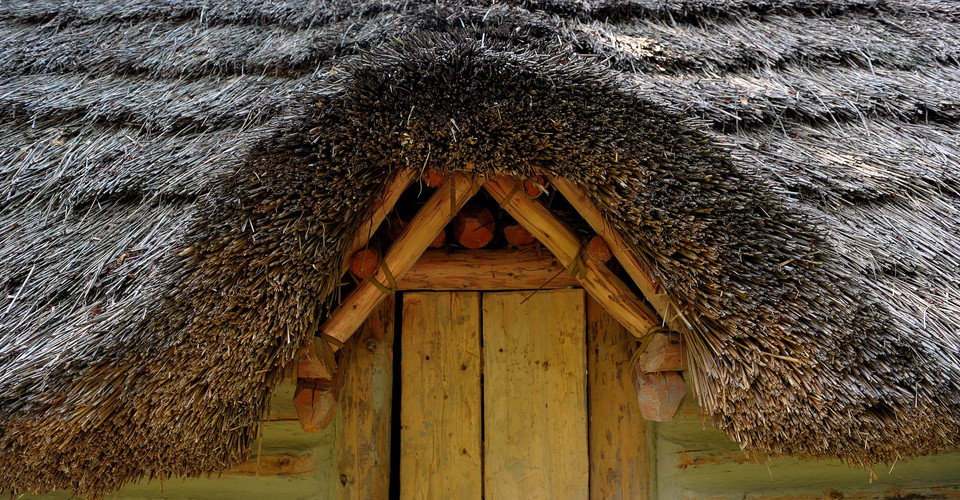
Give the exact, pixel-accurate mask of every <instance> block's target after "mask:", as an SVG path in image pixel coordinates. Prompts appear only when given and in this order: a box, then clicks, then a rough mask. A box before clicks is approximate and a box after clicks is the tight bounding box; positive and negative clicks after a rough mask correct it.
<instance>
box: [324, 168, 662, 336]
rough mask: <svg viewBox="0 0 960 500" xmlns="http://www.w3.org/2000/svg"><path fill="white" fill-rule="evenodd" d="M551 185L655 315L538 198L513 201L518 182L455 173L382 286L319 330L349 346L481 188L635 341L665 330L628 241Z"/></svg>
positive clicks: (360, 290)
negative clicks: (586, 253) (391, 288)
mask: <svg viewBox="0 0 960 500" xmlns="http://www.w3.org/2000/svg"><path fill="white" fill-rule="evenodd" d="M415 177H416V173H415V172H414V171H412V170H403V171H400V172H398V173H397V174H396V175H395V176H394V178H393V180H392V181H391V182H390V183H389V184H388V186H387V189H386V190H385V192H384V193H383V195H382V196H381V197H380V199H379V202H378V203H377V204H376V206H374V207H373V208H372V210H371V211H370V214H369V216H368V217H367V218H366V219H365V220H364V222H363V224H362V225H361V227H360V228H359V230H358V231H357V233H356V236H355V237H354V240H353V242H352V245H351V252H349V253H348V254H347V257H346V258H345V260H344V262H343V265H342V267H341V269H342V270H343V272H344V273H345V272H346V269H347V267H348V266H347V261H346V259H349V256H350V255H351V254H352V253H353V252H355V251H357V250H360V249H362V248H364V247H365V246H366V245H367V243H368V241H369V239H370V237H371V236H372V235H373V234H374V233H375V232H376V230H377V228H378V227H379V226H380V224H381V223H382V222H383V221H384V219H385V218H386V216H387V214H388V213H389V212H390V211H391V210H392V209H393V207H394V205H395V204H396V202H397V200H398V199H399V198H400V195H401V193H403V192H404V191H405V190H406V189H407V187H409V186H410V184H411V183H412V182H413V180H414V179H415ZM550 182H551V184H552V185H553V186H554V187H555V188H556V189H557V191H559V192H560V194H562V195H563V196H564V197H565V198H566V199H567V201H568V202H570V204H571V205H572V206H573V207H574V208H575V209H576V210H577V211H578V212H579V213H580V215H581V216H582V217H583V219H584V220H585V221H586V222H587V223H588V224H589V225H590V226H591V227H592V228H593V230H594V231H596V233H597V234H598V235H600V237H601V238H603V240H604V242H605V243H606V244H607V246H608V247H609V248H610V250H611V252H612V253H613V255H614V257H615V258H616V259H617V260H618V261H619V262H620V264H621V265H622V266H623V268H624V269H625V270H626V271H627V274H628V275H629V276H630V278H631V279H632V280H633V281H634V282H635V283H636V285H637V287H638V288H639V289H640V291H641V293H642V294H643V296H644V297H645V298H646V299H647V301H648V302H649V303H650V304H652V305H653V308H651V307H650V306H649V305H648V304H647V303H646V302H644V301H643V300H642V299H641V298H640V297H638V296H637V295H636V294H635V293H633V291H631V290H630V288H629V287H628V286H627V284H626V283H624V282H623V281H622V280H621V279H620V278H618V277H617V276H616V275H615V274H614V273H613V272H612V271H610V269H609V268H608V267H607V266H606V265H605V264H603V263H600V262H596V261H595V260H593V259H584V258H582V251H581V248H582V244H581V242H580V240H579V239H578V238H577V236H576V234H575V233H574V232H573V230H571V229H570V227H569V226H568V225H567V224H565V223H564V222H563V221H561V220H560V219H558V218H557V217H556V216H555V215H554V214H553V213H552V212H551V211H550V210H549V209H547V208H546V207H545V206H543V205H542V204H541V203H540V202H538V201H536V200H534V199H530V198H527V197H525V196H514V193H515V192H516V191H517V189H518V184H517V181H515V180H513V179H510V178H508V177H505V176H497V177H496V178H493V179H488V180H487V179H483V178H479V177H471V176H468V175H466V174H462V173H456V174H453V175H450V176H449V177H448V178H447V180H446V181H445V182H444V183H443V184H441V185H440V186H439V187H438V188H437V189H436V191H435V192H434V193H433V195H432V196H431V197H430V199H429V200H427V202H426V203H425V204H424V205H423V207H421V208H420V211H419V212H418V213H417V214H416V215H415V216H414V217H413V219H411V220H410V222H409V224H407V226H406V228H405V229H404V231H403V232H402V233H401V234H400V236H399V237H398V238H397V239H396V240H395V241H394V242H393V244H392V245H391V246H390V248H389V249H388V250H387V252H386V254H385V255H384V256H383V258H382V261H381V265H380V268H379V269H378V270H377V272H376V274H374V275H373V276H372V277H371V280H375V281H377V282H378V283H379V284H380V286H378V285H377V284H375V283H373V282H371V280H366V281H362V282H360V283H359V284H358V285H357V287H356V288H355V289H354V290H353V291H352V292H351V293H350V294H349V295H348V296H347V297H346V298H345V299H344V300H343V302H342V303H341V304H340V305H339V306H338V307H337V308H336V309H335V310H334V311H333V313H332V314H331V315H330V316H329V317H328V318H327V320H326V321H325V322H324V323H323V325H321V327H320V330H321V331H322V332H323V333H324V334H325V335H327V336H329V337H330V338H332V339H335V340H336V341H338V342H340V343H343V342H345V341H346V340H347V339H349V338H350V336H351V335H353V333H354V332H355V331H357V330H358V329H359V328H360V326H361V325H362V324H363V322H364V321H365V320H366V318H367V316H369V315H370V313H371V312H373V311H374V309H375V308H376V307H377V305H378V304H379V303H380V301H381V300H383V298H384V297H385V294H384V292H383V288H384V287H385V286H388V284H389V283H395V282H397V281H400V280H402V279H403V275H404V274H405V273H406V272H407V271H409V270H410V269H411V268H412V267H413V265H414V264H415V263H416V262H417V260H418V259H419V258H420V256H421V255H422V254H423V253H424V251H426V249H427V248H428V246H429V245H430V243H431V242H432V241H433V240H434V238H435V237H436V235H437V234H438V233H439V232H440V230H442V229H443V228H444V227H445V226H446V225H447V224H448V223H449V222H450V221H451V220H452V219H453V218H454V216H456V214H457V213H458V212H459V211H460V210H461V209H462V208H463V207H464V205H465V204H466V203H467V201H468V200H470V198H472V197H473V196H474V195H475V194H476V193H477V192H478V191H479V190H480V189H485V190H486V191H487V192H488V193H490V195H491V196H493V198H494V199H495V200H496V201H497V202H498V203H500V205H501V207H502V208H503V209H504V210H506V211H507V213H509V214H510V215H511V216H512V217H513V218H514V219H516V221H517V222H518V223H519V224H521V225H522V226H523V227H524V228H525V229H526V230H527V231H529V232H530V234H532V235H533V236H534V237H536V238H537V240H539V241H540V243H541V244H543V245H544V246H545V247H547V249H548V250H550V252H551V253H553V255H554V256H555V257H556V258H557V260H559V261H560V263H561V264H562V265H563V266H566V267H568V268H570V267H571V266H579V272H577V273H576V276H577V278H578V279H579V281H580V283H581V285H582V286H583V288H584V289H585V290H586V291H587V293H589V294H590V295H591V296H592V297H593V298H594V299H595V300H596V301H597V302H599V303H600V304H601V305H603V306H604V308H605V309H606V310H607V311H608V312H609V313H610V314H611V315H612V316H613V317H614V318H615V319H616V320H617V321H618V322H620V324H622V325H623V326H624V327H625V328H626V329H627V330H628V331H630V333H632V334H633V335H634V336H636V337H644V336H646V335H647V334H648V333H649V332H650V331H651V329H653V328H654V327H656V326H660V325H661V322H662V320H661V319H660V318H661V317H663V318H669V316H668V312H669V311H668V308H669V301H668V300H667V299H666V298H665V297H664V296H663V295H662V294H658V293H657V286H656V285H655V284H654V283H653V280H652V279H651V277H650V274H649V273H648V272H647V271H646V270H645V268H644V266H643V264H642V263H641V262H640V261H639V260H638V259H637V258H636V257H634V256H633V255H631V254H630V253H628V251H627V250H626V249H628V248H629V246H627V244H626V242H625V240H624V239H623V238H622V237H621V236H620V234H619V233H618V232H617V231H616V230H615V229H614V228H613V227H612V226H611V225H610V224H609V223H608V222H606V220H605V219H604V218H603V216H602V215H601V213H600V211H599V210H598V209H597V207H596V206H595V205H594V204H593V203H592V202H591V201H590V199H589V198H588V197H587V195H586V193H585V192H584V191H583V190H581V189H580V188H579V187H577V186H576V185H574V184H573V183H571V182H569V181H566V180H564V179H560V178H552V179H550ZM658 313H659V316H658Z"/></svg>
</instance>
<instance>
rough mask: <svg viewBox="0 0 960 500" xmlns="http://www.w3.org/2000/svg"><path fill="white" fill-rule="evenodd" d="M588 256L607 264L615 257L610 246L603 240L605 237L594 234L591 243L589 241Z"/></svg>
mask: <svg viewBox="0 0 960 500" xmlns="http://www.w3.org/2000/svg"><path fill="white" fill-rule="evenodd" d="M587 257H589V258H591V259H593V260H595V261H597V262H602V263H604V264H606V263H607V262H609V261H610V259H612V258H613V252H611V251H610V247H608V246H607V244H606V242H604V241H603V238H601V237H600V236H594V237H593V238H591V239H590V243H587Z"/></svg>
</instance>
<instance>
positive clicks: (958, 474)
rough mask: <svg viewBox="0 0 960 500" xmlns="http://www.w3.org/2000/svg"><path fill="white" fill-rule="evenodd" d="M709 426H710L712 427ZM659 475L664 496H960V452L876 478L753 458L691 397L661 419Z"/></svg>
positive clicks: (883, 471) (829, 463) (828, 464)
mask: <svg viewBox="0 0 960 500" xmlns="http://www.w3.org/2000/svg"><path fill="white" fill-rule="evenodd" d="M704 426H705V428H704ZM655 427H656V454H657V463H656V476H657V486H658V490H659V498H660V499H661V500H675V499H686V498H689V499H694V498H696V499H761V498H763V499H782V500H807V499H815V498H826V499H861V498H897V499H907V498H909V499H917V500H919V499H922V498H953V499H960V453H944V454H940V455H936V456H929V457H921V458H916V459H914V460H911V461H910V463H904V462H899V463H897V464H896V465H895V467H893V469H892V471H891V470H890V467H889V466H886V467H884V466H878V467H877V468H876V474H877V477H876V479H874V480H873V481H872V482H871V481H870V477H869V475H868V474H867V473H866V472H865V471H863V470H860V469H853V468H850V467H848V466H847V465H845V464H843V463H841V462H839V461H837V460H822V461H816V460H812V459H798V458H771V459H769V460H764V461H761V462H759V463H758V462H756V461H755V460H754V459H752V458H750V457H747V456H746V455H745V454H744V453H743V452H742V451H740V448H739V447H738V446H737V445H736V443H733V442H731V441H730V440H728V439H727V437H726V435H725V434H723V433H722V432H720V431H718V430H716V429H714V428H713V426H712V425H711V424H710V422H709V419H707V420H706V421H704V420H703V419H701V417H700V408H699V406H697V403H696V400H695V398H694V397H692V396H690V395H689V394H688V395H687V398H686V400H685V401H684V404H683V406H682V407H681V409H680V414H679V415H677V417H676V418H675V419H674V420H673V421H671V422H664V423H658V424H656V426H655Z"/></svg>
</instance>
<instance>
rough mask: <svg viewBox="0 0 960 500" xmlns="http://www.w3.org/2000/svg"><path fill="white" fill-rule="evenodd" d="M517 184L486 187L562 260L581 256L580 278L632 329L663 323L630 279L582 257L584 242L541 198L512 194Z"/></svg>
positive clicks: (497, 182)
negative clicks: (629, 283)
mask: <svg viewBox="0 0 960 500" xmlns="http://www.w3.org/2000/svg"><path fill="white" fill-rule="evenodd" d="M516 185H517V184H516V181H513V180H511V179H508V178H506V177H502V176H501V177H498V178H496V179H494V180H489V181H487V182H486V183H484V185H483V187H484V189H486V190H487V192H489V193H490V194H491V195H492V196H493V198H494V199H495V200H497V201H498V202H499V203H500V204H501V205H502V206H503V208H504V210H506V211H507V212H508V213H509V214H510V215H511V216H512V217H513V218H514V219H516V221H517V222H519V223H520V224H523V227H525V228H527V231H530V234H532V235H534V236H535V237H536V238H537V239H538V240H540V243H542V244H543V245H544V246H546V247H547V248H548V249H549V250H550V252H551V253H552V254H553V255H555V256H556V257H557V258H558V259H559V260H560V262H561V264H563V265H564V266H570V265H571V263H576V262H575V261H576V260H577V259H580V260H581V262H580V263H579V265H580V266H582V273H580V276H579V278H580V282H581V283H582V284H583V288H584V289H585V290H586V291H587V292H588V293H590V295H591V296H592V297H593V298H594V299H596V300H597V301H598V302H600V303H601V304H603V306H604V307H605V308H606V309H607V311H609V312H610V314H611V315H613V317H614V318H617V321H619V322H620V324H622V325H623V326H625V327H626V328H627V329H628V330H629V331H630V333H632V334H634V335H635V336H637V337H642V336H644V335H646V334H647V333H648V332H649V331H650V329H651V328H652V327H654V326H658V325H660V322H661V321H660V317H659V316H657V313H656V312H654V311H653V309H651V308H650V306H648V305H647V304H646V303H645V302H643V300H642V299H640V298H639V297H637V295H636V294H635V293H633V292H632V291H631V290H630V288H628V287H627V284H626V283H624V282H623V281H622V280H621V279H620V278H618V277H617V276H616V275H614V274H613V273H612V272H610V270H609V269H608V268H607V266H605V265H603V264H602V263H598V262H596V261H594V260H591V259H583V258H582V255H581V251H580V250H581V242H580V241H579V240H578V239H577V236H576V234H575V233H574V232H573V230H571V229H570V228H569V227H568V226H567V224H565V223H564V222H562V221H561V220H559V219H557V217H556V216H555V215H554V214H553V213H552V212H550V210H549V209H547V208H546V207H544V206H543V205H542V204H541V203H540V202H538V201H536V200H531V199H529V198H527V197H525V196H516V195H515V194H512V193H515V189H516Z"/></svg>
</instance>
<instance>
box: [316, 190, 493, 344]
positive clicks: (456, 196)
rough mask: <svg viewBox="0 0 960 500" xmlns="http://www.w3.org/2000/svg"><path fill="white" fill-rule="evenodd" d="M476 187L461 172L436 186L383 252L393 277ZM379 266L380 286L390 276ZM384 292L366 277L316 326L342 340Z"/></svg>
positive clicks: (412, 260) (409, 263)
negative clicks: (321, 323) (388, 247)
mask: <svg viewBox="0 0 960 500" xmlns="http://www.w3.org/2000/svg"><path fill="white" fill-rule="evenodd" d="M477 189H478V187H477V186H476V184H474V183H473V182H472V181H471V179H470V178H468V177H466V176H464V175H462V174H453V175H451V176H449V177H448V178H447V180H446V181H445V182H444V183H443V184H442V185H441V186H440V187H438V188H437V190H436V191H435V192H434V193H433V195H432V196H430V198H429V199H428V200H427V202H426V203H424V205H423V207H421V208H420V211H419V212H417V215H416V216H414V218H413V219H411V221H410V223H409V224H408V225H407V227H406V228H405V229H404V230H403V233H401V234H400V236H399V237H398V238H397V239H396V240H395V241H394V242H393V245H392V246H391V247H390V249H389V250H387V252H386V255H384V256H383V259H382V262H383V264H384V266H385V267H386V268H387V269H389V270H390V273H391V274H392V276H393V278H394V279H395V280H396V281H399V280H400V279H402V278H403V275H404V274H405V273H406V272H407V271H408V270H409V269H410V268H411V267H413V264H414V263H415V262H416V261H417V259H419V258H420V256H421V255H422V254H423V252H424V250H426V249H427V247H428V246H429V245H430V243H431V242H433V240H434V238H435V237H436V236H437V233H439V232H440V230H441V229H443V227H444V226H446V225H447V223H448V222H450V220H451V219H453V216H454V215H456V213H457V212H458V211H459V210H460V209H461V208H463V205H464V204H465V203H466V202H467V200H469V199H470V198H471V197H473V195H474V194H475V193H476V191H477ZM382 267H383V266H381V268H380V269H377V273H376V274H375V275H374V276H372V277H371V278H372V279H374V280H376V281H378V282H379V283H381V284H382V285H383V286H390V279H389V278H388V276H387V273H386V272H385V271H384V270H383V268H382ZM385 296H386V294H385V293H384V292H383V291H382V290H381V289H380V288H378V287H377V286H376V285H374V284H373V283H371V282H370V281H362V282H360V284H359V285H357V288H355V289H354V290H353V291H352V292H350V295H348V296H347V297H346V298H345V299H344V300H343V302H342V303H341V304H340V305H339V306H338V307H337V308H336V309H335V310H334V311H333V313H332V314H331V315H330V316H329V317H328V318H327V320H326V321H325V322H324V323H323V325H321V326H320V330H321V331H323V332H324V333H326V334H327V335H330V336H331V337H333V338H335V339H337V340H339V341H340V342H344V341H345V340H347V339H348V338H350V335H353V332H355V331H356V330H357V328H359V327H360V325H361V324H362V323H363V321H364V320H365V319H366V318H367V316H368V315H369V314H370V313H371V312H372V311H373V309H374V308H375V307H376V306H377V304H379V303H380V301H381V300H383V298H384V297H385Z"/></svg>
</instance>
